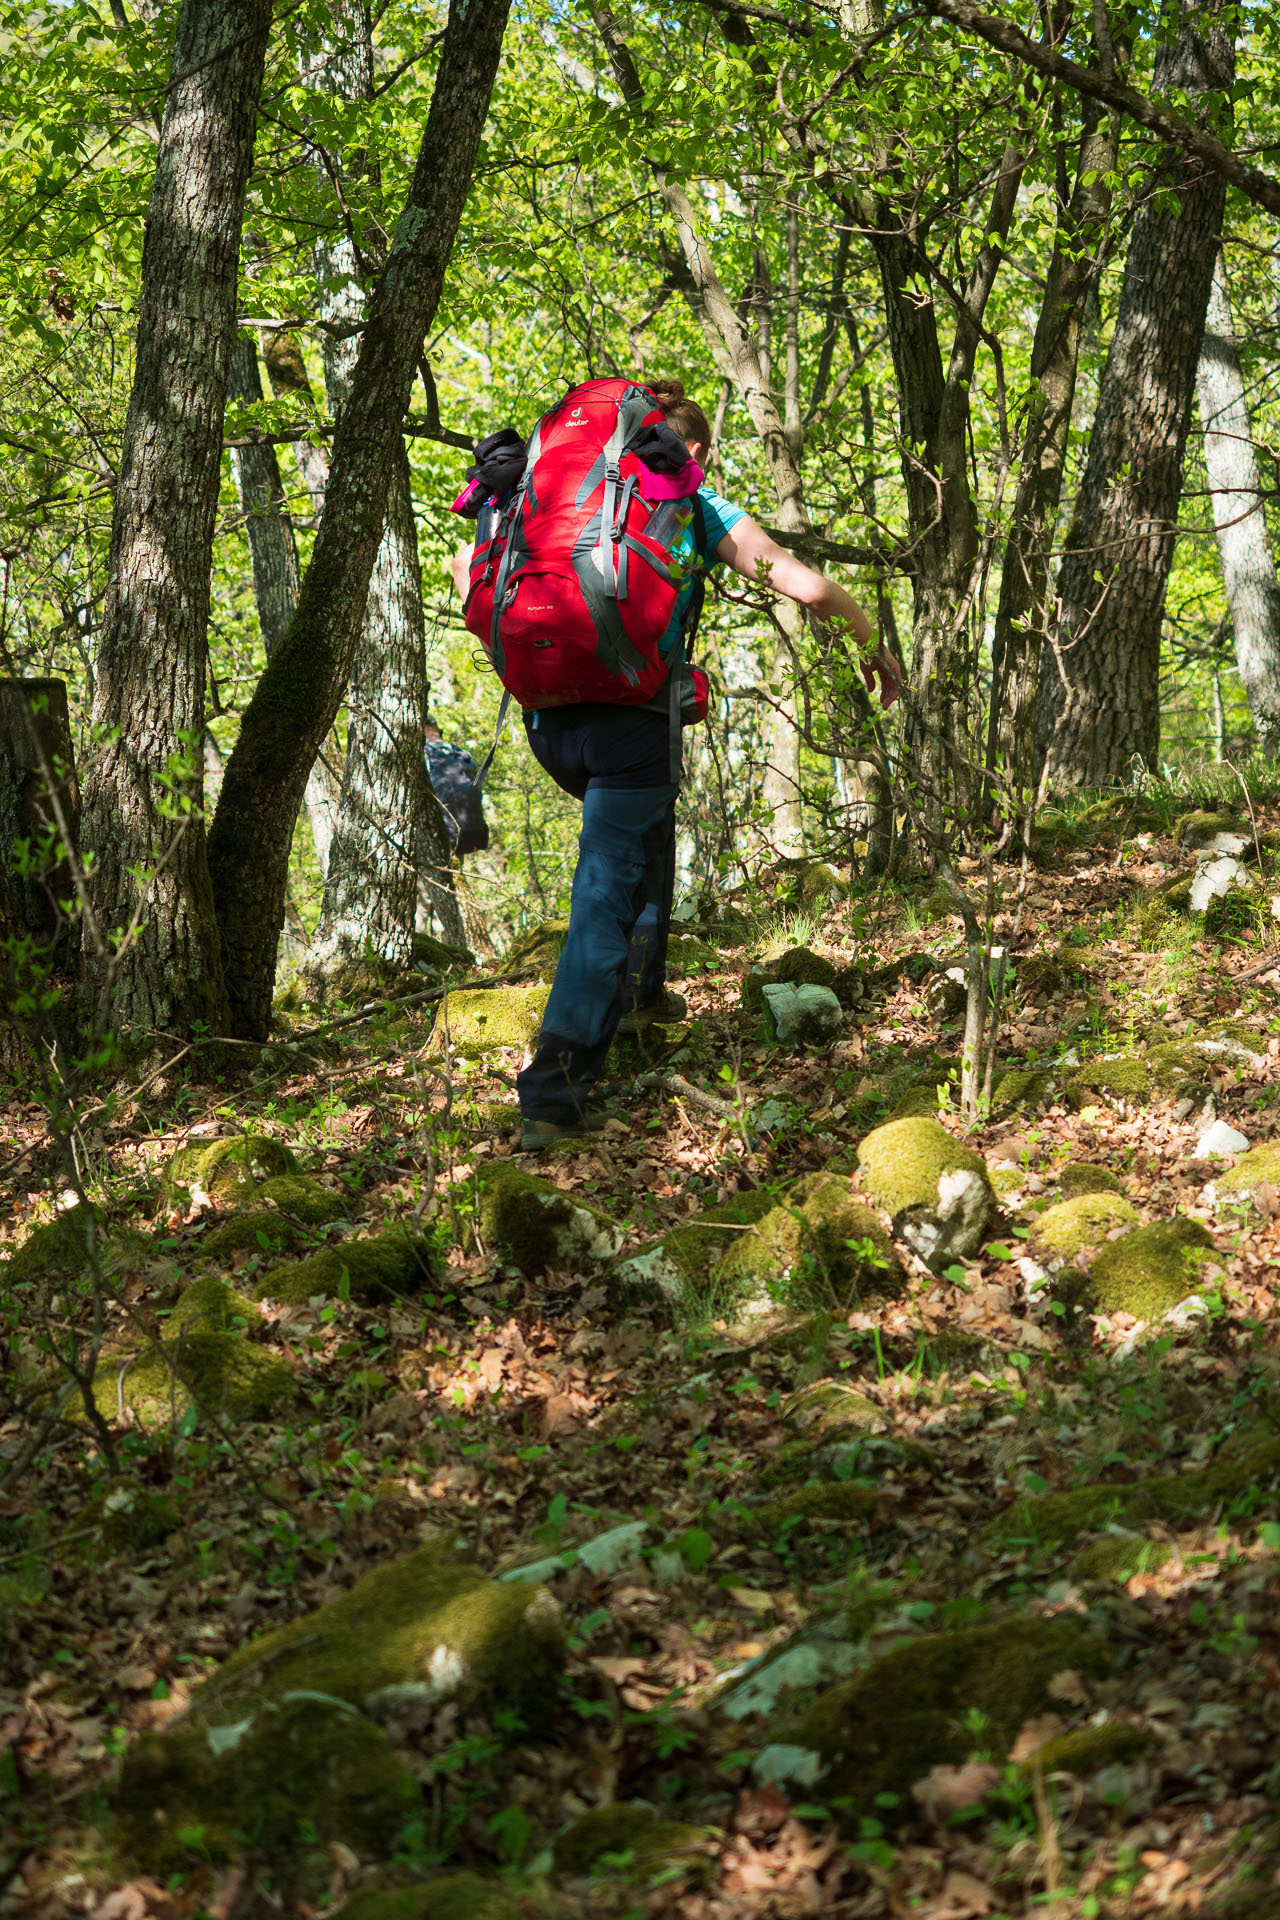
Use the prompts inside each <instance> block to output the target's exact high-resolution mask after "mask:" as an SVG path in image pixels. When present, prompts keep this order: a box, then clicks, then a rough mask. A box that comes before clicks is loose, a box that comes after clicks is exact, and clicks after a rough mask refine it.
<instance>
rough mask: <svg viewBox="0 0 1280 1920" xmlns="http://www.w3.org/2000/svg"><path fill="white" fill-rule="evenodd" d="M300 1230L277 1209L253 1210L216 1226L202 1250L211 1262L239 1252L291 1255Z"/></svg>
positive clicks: (228, 1258)
mask: <svg viewBox="0 0 1280 1920" xmlns="http://www.w3.org/2000/svg"><path fill="white" fill-rule="evenodd" d="M299 1237H300V1236H299V1234H298V1229H297V1228H296V1227H295V1226H294V1224H293V1222H292V1221H291V1220H286V1219H285V1217H284V1215H283V1214H281V1213H277V1212H276V1210H275V1208H274V1207H252V1208H250V1209H249V1211H248V1212H247V1213H237V1214H233V1215H232V1217H231V1219H230V1220H224V1221H222V1223H221V1225H219V1226H216V1227H213V1228H212V1229H211V1230H210V1231H209V1232H208V1233H206V1235H205V1236H204V1239H203V1240H202V1241H201V1242H200V1251H201V1253H202V1254H205V1255H207V1256H208V1258H210V1259H212V1260H230V1259H233V1258H234V1257H235V1255H236V1254H237V1253H292V1252H293V1250H294V1248H295V1247H296V1246H297V1245H298V1241H299Z"/></svg>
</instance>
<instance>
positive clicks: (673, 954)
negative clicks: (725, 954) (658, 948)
mask: <svg viewBox="0 0 1280 1920" xmlns="http://www.w3.org/2000/svg"><path fill="white" fill-rule="evenodd" d="M719 965H720V955H719V954H718V953H717V952H716V950H715V948H714V947H713V946H711V945H710V944H709V943H708V942H707V941H706V940H699V939H697V938H696V937H695V936H694V935H692V934H687V933H676V934H672V936H671V938H670V940H669V941H668V942H667V973H668V975H669V976H670V977H671V978H672V979H675V980H684V979H687V978H688V976H689V975H690V974H697V973H705V972H706V970H707V968H708V967H718V966H719Z"/></svg>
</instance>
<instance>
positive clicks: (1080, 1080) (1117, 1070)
mask: <svg viewBox="0 0 1280 1920" xmlns="http://www.w3.org/2000/svg"><path fill="white" fill-rule="evenodd" d="M1068 1091H1069V1095H1070V1098H1071V1101H1072V1104H1073V1105H1074V1106H1076V1107H1081V1106H1087V1105H1089V1103H1090V1097H1091V1096H1094V1097H1096V1096H1098V1095H1101V1096H1102V1098H1103V1099H1105V1100H1108V1101H1112V1102H1115V1103H1120V1104H1126V1105H1132V1106H1145V1105H1146V1103H1147V1101H1148V1100H1149V1099H1150V1098H1151V1069H1150V1067H1149V1066H1148V1065H1147V1063H1146V1061H1145V1060H1143V1059H1140V1058H1139V1056H1138V1055H1137V1054H1135V1053H1115V1054H1107V1055H1104V1056H1103V1058H1101V1059H1099V1060H1090V1061H1088V1062H1087V1063H1086V1064H1085V1065H1084V1066H1083V1067H1081V1068H1080V1070H1079V1072H1078V1073H1077V1074H1076V1075H1075V1078H1074V1079H1073V1080H1072V1083H1071V1086H1070V1088H1069V1090H1068Z"/></svg>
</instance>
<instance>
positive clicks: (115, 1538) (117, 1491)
mask: <svg viewBox="0 0 1280 1920" xmlns="http://www.w3.org/2000/svg"><path fill="white" fill-rule="evenodd" d="M181 1523H182V1516H181V1514H180V1513H179V1512H178V1509H177V1507H176V1505H175V1504H174V1502H173V1501H172V1500H171V1499H170V1498H169V1495H168V1494H167V1493H152V1492H149V1491H148V1490H147V1489H146V1488H145V1487H139V1486H135V1485H133V1484H132V1483H131V1482H129V1481H127V1480H125V1481H120V1482H118V1483H117V1484H115V1485H113V1486H110V1487H108V1488H107V1490H106V1492H105V1493H102V1494H99V1495H98V1497H97V1498H96V1499H94V1500H93V1501H91V1502H90V1504H89V1505H88V1506H87V1507H85V1508H83V1509H82V1511H81V1513H80V1515H79V1517H78V1519H77V1521H76V1532H79V1531H80V1530H81V1528H83V1527H86V1526H87V1527H92V1528H93V1529H94V1533H93V1538H92V1540H91V1541H90V1542H88V1543H87V1544H86V1546H85V1548H84V1551H85V1553H86V1556H89V1557H91V1556H92V1555H94V1554H96V1553H98V1552H101V1551H105V1552H107V1553H128V1554H134V1555H138V1556H141V1555H143V1554H147V1553H150V1552H151V1549H152V1548H153V1547H158V1546H159V1545H160V1543H161V1541H163V1540H167V1539H168V1537H169V1535H170V1534H171V1533H172V1532H173V1530H174V1528H175V1527H178V1526H180V1525H181Z"/></svg>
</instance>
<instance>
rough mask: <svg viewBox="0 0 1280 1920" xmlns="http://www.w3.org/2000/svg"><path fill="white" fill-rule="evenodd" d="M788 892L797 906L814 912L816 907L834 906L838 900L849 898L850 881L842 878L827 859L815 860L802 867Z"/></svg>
mask: <svg viewBox="0 0 1280 1920" xmlns="http://www.w3.org/2000/svg"><path fill="white" fill-rule="evenodd" d="M788 892H789V895H790V898H791V900H792V901H793V902H794V904H795V905H796V906H797V907H802V908H805V909H807V910H809V911H810V912H812V911H813V909H814V908H821V907H829V906H832V905H834V903H835V902H836V901H837V900H847V899H848V897H849V882H848V881H847V880H843V879H841V877H840V875H839V874H838V873H837V872H836V870H835V868H834V867H829V866H828V865H827V863H826V862H825V860H813V861H810V862H808V863H807V864H805V865H804V866H802V867H801V868H800V870H799V872H798V873H797V874H796V876H795V879H794V880H793V881H792V883H791V886H790V888H789V889H788Z"/></svg>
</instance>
